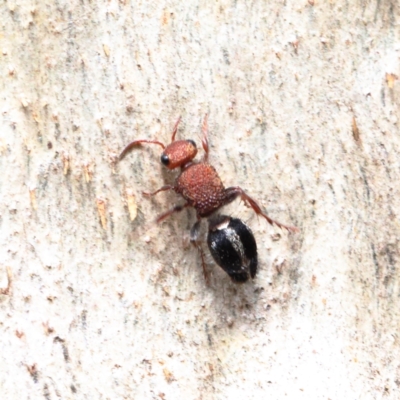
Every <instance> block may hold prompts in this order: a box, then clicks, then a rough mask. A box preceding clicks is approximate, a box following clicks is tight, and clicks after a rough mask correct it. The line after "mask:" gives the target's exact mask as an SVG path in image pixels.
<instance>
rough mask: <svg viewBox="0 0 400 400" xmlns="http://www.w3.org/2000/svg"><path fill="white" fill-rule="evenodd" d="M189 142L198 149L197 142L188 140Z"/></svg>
mask: <svg viewBox="0 0 400 400" xmlns="http://www.w3.org/2000/svg"><path fill="white" fill-rule="evenodd" d="M187 141H188V142H189V143H191V144H192V145H193V147H194V148H195V149H196V148H197V146H196V142H195V141H194V140H192V139H188V140H187Z"/></svg>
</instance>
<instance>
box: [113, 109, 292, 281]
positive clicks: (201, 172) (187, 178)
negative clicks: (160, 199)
mask: <svg viewBox="0 0 400 400" xmlns="http://www.w3.org/2000/svg"><path fill="white" fill-rule="evenodd" d="M179 122H180V118H178V120H177V121H176V123H175V126H174V129H173V131H172V138H171V143H170V144H169V145H168V146H165V145H164V144H163V143H161V142H159V141H157V140H147V139H139V140H135V141H133V142H131V143H130V144H128V146H126V147H125V149H124V150H123V151H122V153H121V155H120V157H119V158H120V160H121V159H122V158H123V157H124V156H125V155H126V154H127V153H128V152H129V151H130V150H131V149H132V148H133V147H136V146H139V145H141V144H143V143H152V144H157V145H159V146H161V147H162V148H163V153H162V155H161V162H162V164H164V165H165V166H166V167H167V168H168V169H171V170H172V169H175V168H179V167H180V168H181V171H180V174H179V175H178V177H177V178H176V179H175V182H174V184H173V185H165V186H162V187H161V188H160V189H158V190H157V191H155V192H154V193H144V194H145V195H147V196H154V195H155V194H157V193H159V192H163V191H166V190H174V191H175V192H176V193H177V194H180V195H181V196H182V197H183V198H184V200H185V203H184V204H181V205H176V206H174V207H173V208H171V209H169V210H168V211H166V212H165V213H163V214H161V215H160V216H159V217H158V218H157V222H161V221H163V220H164V219H165V218H167V217H168V216H170V215H171V214H173V213H175V212H179V211H182V210H183V209H184V208H186V207H193V208H194V209H195V210H196V214H197V222H196V223H195V224H194V226H193V228H192V229H191V235H190V236H191V242H192V243H193V245H194V246H196V247H197V249H198V250H199V252H200V255H201V258H202V265H203V269H204V271H205V263H204V254H203V251H202V249H201V247H200V244H199V243H198V236H199V231H200V220H201V218H205V217H209V216H211V215H212V214H213V213H214V212H216V211H217V210H219V209H220V208H221V207H223V206H225V205H227V204H229V203H231V202H232V201H234V200H235V199H236V198H237V197H241V199H242V200H243V201H244V202H245V203H246V204H247V205H249V206H250V207H251V208H252V209H253V210H254V211H255V213H256V214H258V215H261V216H262V217H263V218H265V219H266V220H267V221H268V222H269V223H270V224H271V225H276V226H278V227H280V228H284V229H287V230H288V231H289V232H296V231H298V229H297V228H296V227H293V226H288V225H284V224H281V223H280V222H278V221H275V220H273V219H271V218H270V217H268V215H267V214H265V213H264V212H263V211H262V210H261V207H260V206H259V205H258V203H257V202H256V201H255V200H254V199H252V198H251V197H250V196H249V195H248V194H247V193H246V192H245V191H244V190H243V189H242V188H240V187H239V186H232V187H228V188H225V187H224V185H223V183H222V181H221V178H220V177H219V175H218V173H217V171H216V170H215V168H214V167H213V166H212V165H210V164H209V163H208V153H209V146H208V122H207V115H206V117H205V118H204V122H203V126H202V132H203V138H202V147H203V149H204V156H203V159H202V161H200V162H194V161H193V159H194V157H195V156H196V154H197V147H196V143H195V142H194V141H193V140H177V141H175V136H176V133H177V130H178V125H179ZM243 225H244V224H243ZM244 226H246V225H244ZM251 236H252V234H251ZM217 253H218V252H217ZM217 253H216V254H217ZM250 275H251V274H250Z"/></svg>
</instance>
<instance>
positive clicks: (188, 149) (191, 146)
mask: <svg viewBox="0 0 400 400" xmlns="http://www.w3.org/2000/svg"><path fill="white" fill-rule="evenodd" d="M196 154H197V147H196V143H195V142H194V141H193V140H177V141H176V142H172V143H171V144H169V145H168V146H167V147H166V148H165V150H164V152H163V153H162V155H161V162H162V163H163V164H164V165H165V166H166V167H167V168H168V169H174V168H177V167H183V166H184V165H186V164H187V163H189V162H190V161H192V160H193V158H195V157H196Z"/></svg>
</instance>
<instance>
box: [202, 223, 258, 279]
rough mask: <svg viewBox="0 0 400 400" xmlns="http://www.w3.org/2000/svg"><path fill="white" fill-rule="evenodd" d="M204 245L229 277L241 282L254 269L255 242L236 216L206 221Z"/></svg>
mask: <svg viewBox="0 0 400 400" xmlns="http://www.w3.org/2000/svg"><path fill="white" fill-rule="evenodd" d="M208 223H209V225H208V235H207V244H208V248H209V250H210V253H211V255H212V256H213V258H214V260H215V262H216V263H217V264H218V265H219V266H220V267H221V268H222V269H223V270H224V271H225V272H226V273H227V274H228V275H229V276H230V277H231V279H232V281H233V282H236V283H243V282H246V281H247V280H248V279H249V277H251V278H254V277H255V275H256V272H257V264H258V261H257V243H256V240H255V239H254V235H253V232H252V231H251V230H250V228H249V227H248V226H247V225H246V224H245V223H244V222H243V221H241V220H240V219H238V218H231V217H228V216H226V215H218V216H216V217H212V218H210V219H209V221H208Z"/></svg>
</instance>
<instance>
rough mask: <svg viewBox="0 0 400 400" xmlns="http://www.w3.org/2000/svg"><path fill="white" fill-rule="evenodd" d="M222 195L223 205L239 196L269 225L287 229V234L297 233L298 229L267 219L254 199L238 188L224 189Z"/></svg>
mask: <svg viewBox="0 0 400 400" xmlns="http://www.w3.org/2000/svg"><path fill="white" fill-rule="evenodd" d="M224 194H225V201H224V204H223V205H226V204H229V203H231V202H232V201H233V200H235V199H236V198H237V197H238V196H240V197H241V199H242V200H243V201H244V202H245V204H247V205H249V206H250V207H251V208H252V209H253V210H254V212H255V213H256V214H257V215H261V216H262V217H264V218H265V219H266V220H267V221H268V222H269V223H270V224H271V225H276V226H278V227H279V228H281V229H283V228H284V229H287V230H288V231H289V232H299V228H296V227H295V226H289V225H284V224H281V223H280V222H278V221H275V220H274V219H272V218H270V217H268V215H267V214H265V213H263V212H262V210H261V207H260V206H259V205H258V203H257V202H256V201H255V200H254V199H252V198H251V197H250V196H249V195H248V194H247V193H246V192H245V191H244V190H243V189H242V188H240V187H239V186H232V187H229V188H227V189H225V193H224Z"/></svg>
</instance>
